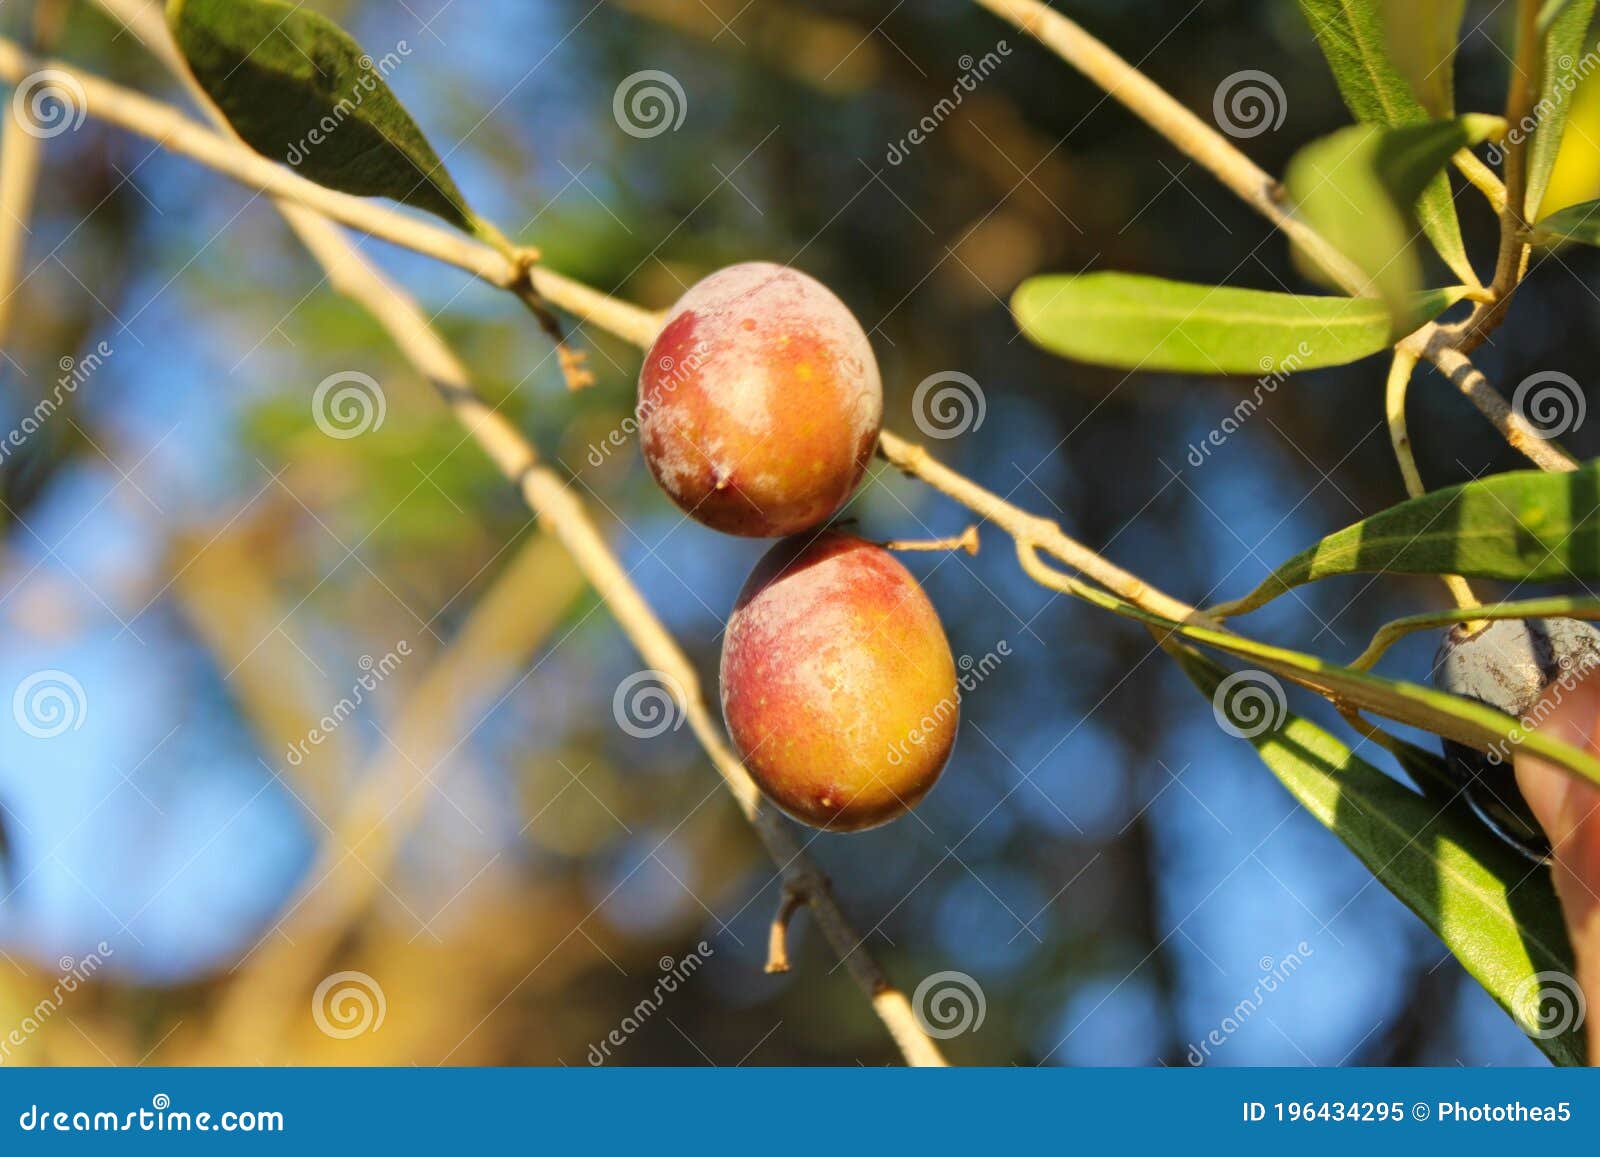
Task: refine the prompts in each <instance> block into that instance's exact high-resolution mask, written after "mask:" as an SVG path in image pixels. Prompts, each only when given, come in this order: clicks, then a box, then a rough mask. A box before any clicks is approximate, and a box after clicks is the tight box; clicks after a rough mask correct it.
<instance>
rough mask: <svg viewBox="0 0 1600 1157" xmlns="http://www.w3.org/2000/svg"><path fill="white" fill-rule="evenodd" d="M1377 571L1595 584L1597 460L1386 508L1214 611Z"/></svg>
mask: <svg viewBox="0 0 1600 1157" xmlns="http://www.w3.org/2000/svg"><path fill="white" fill-rule="evenodd" d="M1378 572H1385V573H1391V574H1459V575H1464V576H1466V577H1469V578H1491V579H1505V580H1507V581H1511V582H1542V581H1547V580H1555V579H1568V580H1593V579H1600V460H1595V461H1591V462H1587V463H1585V464H1584V465H1583V466H1582V467H1580V468H1579V469H1577V470H1574V471H1571V472H1566V473H1545V472H1543V471H1539V470H1518V471H1512V472H1510V473H1505V474H1495V475H1492V476H1491V477H1488V478H1482V479H1479V480H1478V481H1476V482H1468V483H1465V484H1463V485H1461V486H1450V487H1446V488H1444V489H1441V490H1434V491H1430V492H1429V493H1427V494H1424V495H1422V496H1421V497H1419V498H1412V499H1410V500H1408V501H1406V502H1402V503H1400V504H1399V505H1397V506H1391V507H1390V508H1389V509H1387V510H1384V511H1381V512H1379V513H1378V514H1375V515H1373V516H1372V517H1371V518H1367V519H1363V520H1362V521H1360V522H1358V523H1356V524H1355V525H1354V526H1348V527H1346V528H1345V529H1343V530H1341V531H1338V532H1337V533H1335V534H1330V535H1329V536H1328V537H1326V538H1324V539H1323V540H1322V541H1321V542H1318V543H1317V544H1316V545H1314V546H1311V547H1308V548H1307V549H1306V550H1303V551H1301V552H1300V553H1299V554H1297V555H1295V556H1294V557H1293V558H1291V559H1290V560H1289V561H1288V562H1286V563H1284V564H1283V565H1282V566H1280V567H1278V568H1277V569H1276V570H1275V571H1273V572H1272V574H1271V575H1270V576H1269V577H1268V578H1267V579H1266V581H1265V582H1263V583H1262V584H1261V585H1260V586H1258V587H1257V588H1256V589H1255V590H1254V591H1252V592H1251V593H1250V594H1248V595H1246V596H1245V597H1244V598H1242V599H1239V600H1238V601H1237V602H1233V603H1228V604H1226V605H1225V606H1221V607H1217V608H1214V610H1215V611H1216V612H1217V613H1219V614H1227V615H1239V614H1244V613H1246V612H1248V611H1253V610H1255V609H1256V608H1257V607H1260V606H1263V605H1264V604H1266V603H1268V602H1271V601H1272V600H1273V599H1275V598H1277V597H1278V596H1279V595H1281V594H1283V593H1284V592H1286V591H1288V590H1291V589H1292V588H1294V587H1297V586H1301V585H1302V584H1304V583H1308V582H1313V581H1315V580H1317V579H1321V578H1327V577H1328V576H1329V575H1341V574H1356V573H1364V574H1373V573H1378Z"/></svg>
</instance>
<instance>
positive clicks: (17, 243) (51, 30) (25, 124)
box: [0, 0, 72, 349]
mask: <svg viewBox="0 0 1600 1157" xmlns="http://www.w3.org/2000/svg"><path fill="white" fill-rule="evenodd" d="M65 13H66V5H65V4H64V3H63V0H39V3H38V4H37V5H36V6H35V8H34V13H33V39H34V42H35V43H36V44H38V45H40V46H45V47H47V46H49V45H50V44H52V43H54V41H55V39H56V37H57V36H59V35H60V33H61V22H62V20H63V18H64V17H65ZM32 111H33V110H32V109H31V107H30V106H29V102H28V101H25V100H21V101H19V100H15V99H13V100H9V101H7V102H6V107H5V109H4V111H0V118H3V119H4V123H3V125H0V349H4V348H6V342H7V340H8V339H9V337H10V334H11V314H12V311H13V310H14V309H15V308H16V301H17V296H18V294H19V293H20V291H21V289H22V260H23V257H24V255H25V254H26V252H27V247H28V235H29V234H28V222H29V221H30V220H31V219H32V217H33V198H34V194H35V193H36V192H37V190H38V187H39V165H40V162H41V161H42V160H43V157H44V141H45V134H44V132H43V131H42V130H41V128H40V126H39V125H36V124H34V123H33V119H32ZM62 111H63V115H66V116H71V115H72V110H71V109H64V110H62Z"/></svg>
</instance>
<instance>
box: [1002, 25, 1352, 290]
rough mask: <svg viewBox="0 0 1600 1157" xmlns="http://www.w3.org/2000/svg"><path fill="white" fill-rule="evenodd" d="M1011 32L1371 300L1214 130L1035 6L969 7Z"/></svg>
mask: <svg viewBox="0 0 1600 1157" xmlns="http://www.w3.org/2000/svg"><path fill="white" fill-rule="evenodd" d="M974 2H975V3H977V4H978V5H979V6H980V7H983V8H987V9H988V10H989V11H990V12H993V13H994V14H995V15H996V16H999V17H1000V18H1001V19H1003V20H1007V21H1009V22H1010V23H1012V24H1014V25H1016V26H1017V27H1018V28H1020V29H1021V30H1022V31H1024V32H1026V33H1027V34H1028V35H1030V36H1032V37H1034V38H1035V39H1036V40H1038V41H1039V42H1040V43H1041V44H1043V45H1044V46H1045V47H1046V48H1049V49H1050V50H1051V51H1052V52H1054V53H1055V54H1056V55H1057V56H1059V57H1061V59H1063V60H1065V61H1066V62H1067V63H1068V64H1070V65H1072V67H1073V68H1076V69H1077V70H1078V71H1079V72H1081V73H1083V75H1084V76H1086V77H1088V78H1089V79H1090V80H1092V81H1093V82H1094V83H1095V84H1097V85H1099V86H1100V87H1101V88H1102V89H1104V90H1105V91H1106V93H1107V95H1109V96H1111V97H1113V98H1115V99H1116V100H1117V101H1119V102H1120V103H1121V104H1123V105H1124V106H1125V107H1126V108H1127V109H1128V110H1129V111H1130V112H1132V113H1133V114H1134V115H1135V116H1137V117H1139V119H1141V120H1143V121H1144V122H1145V123H1146V124H1148V125H1149V126H1150V127H1151V128H1153V129H1155V130H1156V132H1158V133H1160V134H1161V135H1162V136H1164V137H1165V138H1166V139H1167V140H1168V141H1169V142H1171V143H1172V144H1173V145H1174V146H1176V147H1177V148H1178V149H1179V150H1180V151H1181V152H1182V153H1183V154H1184V155H1185V156H1188V157H1189V158H1191V159H1192V160H1194V161H1195V163H1197V164H1199V165H1200V166H1201V167H1203V168H1205V169H1206V170H1207V171H1209V172H1210V173H1211V174H1212V176H1214V177H1216V178H1217V179H1218V180H1219V181H1221V182H1222V183H1223V184H1224V185H1226V186H1227V187H1228V188H1229V189H1230V190H1232V191H1233V193H1234V194H1235V195H1236V196H1238V197H1239V199H1240V200H1242V201H1244V203H1245V204H1247V205H1249V206H1250V207H1251V208H1252V209H1254V210H1255V211H1256V212H1258V213H1260V214H1261V215H1262V216H1263V217H1265V218H1266V219H1267V220H1268V221H1271V222H1272V223H1273V224H1274V225H1276V226H1277V227H1278V228H1279V229H1280V230H1281V231H1282V232H1283V233H1284V235H1285V236H1287V237H1288V238H1289V240H1290V241H1292V242H1293V243H1294V244H1295V246H1296V247H1298V248H1299V250H1300V251H1301V252H1302V253H1304V254H1305V255H1306V256H1307V257H1309V258H1310V259H1311V260H1312V261H1313V262H1314V263H1315V264H1316V265H1317V267H1318V268H1319V269H1321V270H1322V271H1323V272H1324V273H1326V274H1327V275H1328V276H1329V277H1331V278H1332V279H1333V280H1334V282H1335V283H1337V284H1338V285H1339V286H1340V287H1341V288H1342V289H1344V291H1345V292H1346V293H1350V294H1353V295H1355V296H1363V295H1370V293H1371V289H1370V288H1369V282H1370V278H1368V277H1367V276H1366V275H1365V274H1364V273H1362V272H1361V270H1360V269H1359V268H1357V267H1356V265H1355V264H1354V263H1353V262H1351V260H1350V259H1349V258H1348V257H1346V256H1345V255H1344V254H1343V253H1341V252H1340V251H1339V250H1338V249H1337V248H1335V247H1334V246H1333V245H1332V244H1331V243H1330V242H1329V241H1328V240H1327V239H1326V238H1325V237H1323V236H1322V235H1321V234H1320V233H1318V232H1317V231H1316V230H1315V229H1313V228H1312V227H1311V226H1310V225H1308V224H1306V222H1304V221H1302V220H1301V219H1300V218H1298V217H1296V216H1295V215H1294V213H1293V212H1291V211H1290V209H1289V208H1288V207H1287V205H1286V202H1285V196H1284V191H1283V186H1282V185H1280V184H1279V183H1278V181H1277V180H1276V179H1275V178H1274V177H1272V176H1271V175H1270V174H1269V173H1267V172H1266V171H1265V170H1263V169H1262V168H1261V167H1260V166H1259V165H1257V164H1256V163H1255V162H1254V161H1252V160H1251V159H1250V158H1249V157H1247V156H1245V155H1244V153H1242V152H1240V151H1239V149H1238V148H1237V147H1236V146H1235V145H1234V144H1233V142H1232V141H1230V140H1228V138H1227V137H1225V136H1223V135H1222V134H1221V133H1219V132H1218V131H1217V130H1216V129H1215V128H1213V127H1212V126H1211V125H1208V124H1207V123H1206V122H1205V121H1203V120H1201V119H1200V118H1199V117H1197V116H1195V114H1194V113H1192V112H1190V111H1189V110H1188V109H1187V108H1186V107H1184V106H1183V105H1182V104H1180V103H1179V102H1178V101H1177V100H1176V99H1174V98H1173V96H1172V95H1171V94H1170V93H1168V92H1167V90H1166V89H1164V88H1162V87H1161V86H1160V85H1158V84H1157V83H1156V82H1155V81H1153V80H1151V79H1150V78H1149V77H1148V76H1146V75H1145V74H1144V73H1143V72H1141V71H1139V69H1137V68H1135V67H1134V66H1133V65H1131V64H1129V63H1128V62H1127V61H1126V60H1123V59H1122V57H1120V56H1118V55H1117V54H1116V53H1115V52H1113V51H1112V50H1111V49H1110V48H1108V47H1107V46H1106V45H1105V44H1104V43H1102V42H1101V41H1099V40H1097V39H1095V38H1094V37H1093V36H1091V35H1090V34H1089V33H1088V32H1086V31H1085V30H1084V29H1083V27H1082V26H1081V25H1079V24H1077V23H1076V22H1075V21H1073V20H1071V19H1069V18H1067V17H1066V16H1063V15H1062V14H1061V13H1060V12H1057V11H1056V10H1055V9H1053V8H1050V7H1048V6H1046V5H1045V4H1043V3H1041V2H1040V0H974Z"/></svg>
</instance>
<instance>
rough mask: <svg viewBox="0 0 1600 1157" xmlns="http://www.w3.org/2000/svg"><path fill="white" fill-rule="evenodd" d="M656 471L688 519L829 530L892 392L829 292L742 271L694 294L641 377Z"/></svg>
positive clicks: (644, 432) (778, 274) (755, 268)
mask: <svg viewBox="0 0 1600 1157" xmlns="http://www.w3.org/2000/svg"><path fill="white" fill-rule="evenodd" d="M638 414H639V426H640V442H641V445H642V446H643V449H644V458H645V462H646V463H647V464H648V465H649V467H650V473H651V474H652V475H654V476H655V479H656V481H657V482H658V483H659V484H660V485H661V488H662V489H663V490H664V491H666V493H667V495H668V496H669V497H670V498H671V499H672V500H673V501H674V502H676V503H677V504H678V506H679V507H681V508H682V509H683V510H684V511H685V512H687V513H688V514H690V515H691V516H693V517H694V518H696V519H698V520H699V521H701V522H703V523H705V524H706V525H707V526H710V527H712V528H714V529H716V530H720V531H723V532H725V533H727V534H741V535H748V536H752V537H756V538H772V537H778V536H780V535H785V534H794V533H798V532H799V531H802V530H808V529H810V528H812V527H814V526H818V525H820V524H821V523H823V522H825V521H826V520H827V519H828V518H829V517H831V516H832V515H833V514H834V513H835V512H836V511H837V510H838V509H839V508H840V507H841V506H843V505H844V504H845V502H847V501H848V500H849V498H850V496H851V494H853V493H855V489H856V487H857V485H859V484H860V482H861V478H862V475H863V474H864V473H865V472H866V469H867V464H868V463H869V462H870V461H871V459H872V454H873V450H874V449H875V448H876V447H877V444H878V430H879V427H880V426H881V425H882V422H883V387H882V384H881V383H880V381H879V378H878V363H877V360H876V359H875V358H874V357H873V355H872V346H871V344H870V343H869V342H868V341H867V335H866V334H865V333H864V332H863V331H862V329H861V325H860V323H859V322H857V321H856V319H855V317H854V315H852V314H851V312H850V310H849V309H847V308H846V307H845V305H844V303H843V302H841V301H840V300H839V299H838V298H837V297H835V296H834V295H833V294H832V293H831V292H830V291H829V290H828V288H827V287H826V286H824V285H823V284H822V283H821V282H819V281H816V280H815V279H813V278H811V277H807V276H806V275H805V274H804V273H800V272H798V271H796V270H793V269H789V268H786V267H784V266H781V265H771V264H767V263H765V262H751V263H749V264H745V265H734V266H730V267H729V268H727V269H723V270H721V271H719V272H717V273H713V274H711V276H709V277H707V278H705V279H704V280H703V281H700V282H698V283H696V284H695V285H693V286H692V287H690V289H689V291H688V292H687V293H685V294H684V295H683V296H682V297H681V298H680V299H679V300H678V303H677V305H675V306H674V307H673V308H672V310H671V311H670V312H669V313H668V315H667V320H666V323H665V325H663V327H662V329H661V332H660V334H659V335H658V336H657V337H656V340H655V344H654V345H652V346H651V347H650V352H649V354H648V355H647V356H646V358H645V362H644V368H643V369H642V370H641V371H640V374H639V408H638Z"/></svg>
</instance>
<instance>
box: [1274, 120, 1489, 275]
mask: <svg viewBox="0 0 1600 1157" xmlns="http://www.w3.org/2000/svg"><path fill="white" fill-rule="evenodd" d="M1498 123H1499V122H1497V121H1496V120H1495V119H1494V118H1492V117H1485V116H1464V117H1457V118H1453V119H1451V120H1440V121H1422V122H1420V123H1417V124H1408V125H1404V126H1402V127H1399V128H1382V127H1380V126H1377V125H1353V126H1351V127H1350V128H1346V129H1341V130H1339V131H1338V132H1336V133H1333V134H1332V135H1330V136H1326V137H1322V138H1321V139H1319V140H1316V141H1313V142H1311V144H1309V145H1307V146H1305V147H1304V148H1303V149H1301V150H1300V151H1299V152H1298V153H1296V154H1295V155H1294V157H1293V158H1292V159H1291V160H1290V162H1289V168H1288V173H1287V175H1286V177H1285V181H1284V184H1285V186H1286V187H1287V189H1288V192H1289V196H1290V198H1291V200H1293V201H1294V203H1295V205H1296V209H1297V211H1298V213H1299V214H1300V216H1301V217H1303V218H1304V219H1305V220H1306V221H1307V222H1308V223H1309V224H1310V225H1311V226H1312V227H1313V228H1315V229H1316V230H1317V231H1318V232H1320V233H1321V234H1322V235H1323V236H1325V237H1326V238H1327V239H1328V240H1329V241H1331V242H1332V243H1333V244H1334V246H1335V247H1336V248H1338V249H1339V250H1340V251H1341V252H1343V253H1344V254H1345V255H1346V256H1347V257H1349V258H1350V259H1351V260H1352V261H1353V262H1355V264H1356V266H1357V267H1358V268H1360V269H1361V271H1362V272H1363V273H1365V274H1366V275H1367V277H1368V278H1369V279H1370V280H1371V284H1372V286H1373V288H1374V289H1375V290H1376V291H1377V293H1378V294H1379V296H1381V297H1383V298H1384V300H1386V301H1388V302H1391V303H1396V302H1403V301H1404V300H1405V299H1406V298H1407V297H1408V296H1409V295H1410V294H1412V293H1414V292H1415V291H1416V290H1417V289H1418V287H1419V286H1420V285H1421V284H1422V265H1421V261H1420V258H1419V257H1418V255H1417V252H1416V248H1415V247H1414V246H1413V245H1412V237H1413V235H1414V234H1415V232H1416V224H1415V222H1416V220H1417V213H1418V210H1419V208H1420V207H1421V202H1420V200H1419V198H1421V197H1422V196H1423V193H1424V190H1426V189H1427V188H1428V187H1429V184H1430V182H1432V181H1433V180H1434V179H1435V178H1436V177H1437V176H1438V175H1439V171H1440V170H1441V169H1442V168H1444V166H1445V165H1446V164H1448V163H1449V161H1450V156H1451V154H1453V153H1454V152H1455V151H1456V150H1457V149H1460V148H1462V147H1463V146H1465V145H1468V144H1472V143H1475V142H1476V141H1480V140H1482V139H1484V137H1485V136H1486V135H1487V134H1488V133H1489V132H1490V131H1491V130H1492V129H1493V128H1494V127H1495V126H1496V125H1497V124H1498Z"/></svg>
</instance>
